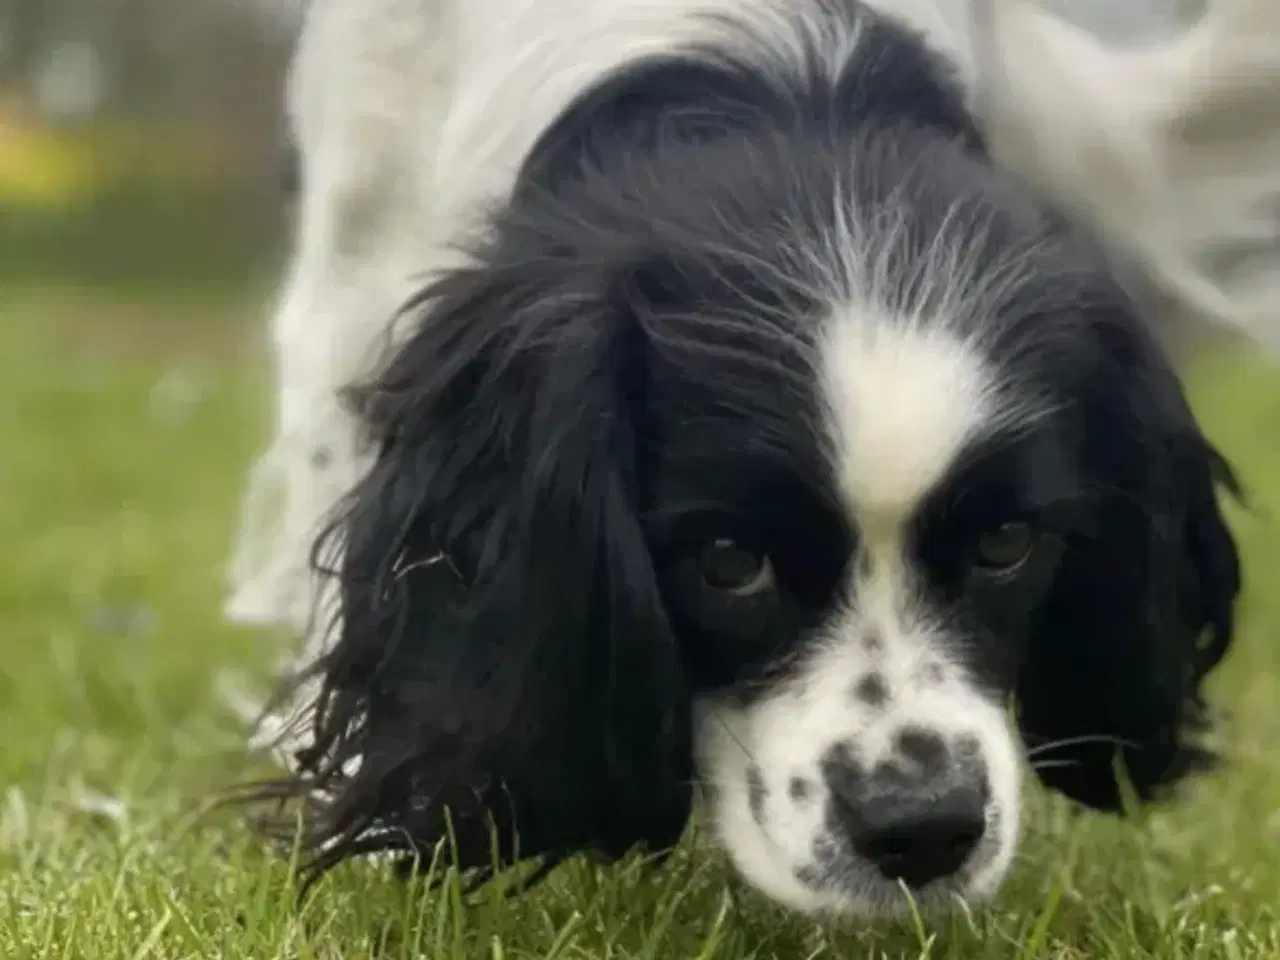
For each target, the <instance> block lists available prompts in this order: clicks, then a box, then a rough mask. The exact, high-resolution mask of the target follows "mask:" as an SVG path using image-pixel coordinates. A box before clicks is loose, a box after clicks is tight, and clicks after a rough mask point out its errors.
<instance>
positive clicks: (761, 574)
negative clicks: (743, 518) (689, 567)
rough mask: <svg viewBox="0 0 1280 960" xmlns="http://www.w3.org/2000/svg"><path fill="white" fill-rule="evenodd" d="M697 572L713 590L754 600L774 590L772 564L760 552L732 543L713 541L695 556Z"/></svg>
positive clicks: (733, 541) (721, 540)
mask: <svg viewBox="0 0 1280 960" xmlns="http://www.w3.org/2000/svg"><path fill="white" fill-rule="evenodd" d="M698 572H699V574H701V576H702V581H703V583H705V584H706V585H707V586H708V587H710V588H711V589H712V590H720V591H723V592H725V593H731V594H733V595H734V596H737V597H754V596H757V595H759V594H761V593H764V592H765V591H767V590H770V589H771V588H772V587H773V564H771V563H770V562H769V558H768V557H767V556H766V555H765V554H763V553H760V552H759V551H756V550H751V549H749V548H747V547H744V546H741V545H740V544H738V543H737V541H735V540H730V539H728V538H722V539H719V540H713V541H712V542H711V543H708V544H707V545H706V546H705V547H703V548H702V551H701V552H700V553H699V554H698Z"/></svg>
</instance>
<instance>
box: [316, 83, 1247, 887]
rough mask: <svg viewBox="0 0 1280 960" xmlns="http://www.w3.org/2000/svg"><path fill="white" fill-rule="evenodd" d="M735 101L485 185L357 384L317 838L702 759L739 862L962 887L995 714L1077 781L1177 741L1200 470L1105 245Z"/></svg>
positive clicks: (544, 838) (1182, 769) (646, 824)
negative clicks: (454, 253) (469, 245)
mask: <svg viewBox="0 0 1280 960" xmlns="http://www.w3.org/2000/svg"><path fill="white" fill-rule="evenodd" d="M717 82H721V83H725V84H729V81H727V80H725V79H724V78H723V77H721V78H720V80H719V81H717ZM729 86H731V84H729ZM686 88H687V87H686ZM701 89H710V87H709V86H708V85H704V86H703V87H702V88H701ZM726 89H728V87H726ZM717 95H720V94H717ZM723 95H724V96H725V97H726V98H728V97H729V94H728V93H724V94H723ZM739 101H740V104H741V103H750V104H753V105H755V106H757V107H760V105H761V104H765V103H766V102H767V97H766V96H765V95H764V94H762V93H760V92H759V91H754V92H752V93H751V95H749V96H748V95H745V94H744V95H743V96H741V97H740V98H739ZM740 104H739V105H740ZM761 113H762V115H763V114H764V113H767V110H764V108H763V107H761ZM676 115H678V116H679V117H681V118H682V119H685V120H689V122H690V123H692V124H693V125H694V126H695V127H696V126H697V123H696V121H697V117H696V116H695V115H694V114H693V113H692V112H689V111H686V112H684V113H681V112H679V111H676ZM733 116H734V117H737V118H739V119H740V118H741V117H742V116H743V114H742V111H738V112H737V113H735V114H733ZM757 119H758V120H759V122H758V123H757V124H756V125H755V126H754V127H753V126H752V124H750V123H745V124H742V125H741V126H742V127H743V128H742V129H741V130H738V129H736V128H735V123H737V121H736V120H735V121H734V123H728V122H726V123H724V124H722V125H721V127H719V128H717V132H716V136H715V137H712V138H708V137H706V136H702V135H699V136H696V137H695V136H690V137H687V138H683V137H681V136H680V135H679V130H675V131H673V132H671V136H670V137H668V138H666V139H665V140H664V141H663V142H661V143H658V144H651V145H650V149H647V150H642V151H633V152H631V153H630V154H627V155H625V156H624V152H623V151H621V150H615V151H613V152H610V151H609V150H608V149H607V148H606V147H601V146H600V145H599V144H597V145H596V147H597V148H598V149H592V150H583V151H579V152H578V153H576V154H573V155H574V156H579V157H584V158H586V159H585V160H583V166H582V167H580V168H573V169H571V170H569V171H567V172H566V171H565V170H560V171H559V172H558V173H557V177H556V182H555V186H554V189H535V188H532V187H531V188H530V189H527V190H523V191H518V192H517V196H516V198H515V199H514V200H512V202H510V203H509V204H507V205H506V206H505V207H504V208H503V209H502V210H501V211H499V212H498V213H497V214H496V215H495V218H494V220H493V222H492V223H491V224H490V230H489V233H488V235H487V237H486V239H485V241H484V242H483V243H481V244H479V245H478V247H477V249H476V250H475V251H474V256H473V259H472V263H471V265H470V266H467V267H464V268H461V269H458V270H455V271H453V272H451V273H449V274H447V275H445V276H443V277H441V278H439V279H438V280H437V281H436V282H434V283H433V284H432V285H431V286H430V287H429V288H428V289H427V290H426V291H425V292H424V293H423V295H422V297H421V298H420V300H419V301H418V302H417V303H416V304H415V305H414V306H413V307H412V308H411V310H410V314H411V316H412V317H413V318H414V320H415V323H416V329H415V330H414V332H413V333H412V335H411V336H410V337H409V338H408V339H407V340H406V341H405V342H403V343H402V344H401V345H400V346H399V347H398V349H397V351H396V353H395V356H394V357H393V358H392V359H391V360H390V362H389V363H388V364H387V365H386V367H385V368H384V369H383V371H382V372H381V373H380V375H379V376H378V377H377V379H376V381H375V382H373V383H371V384H369V385H368V386H366V387H364V388H362V389H360V390H359V391H357V393H356V402H357V405H358V408H359V410H360V412H361V414H362V416H363V417H364V418H365V422H366V423H367V424H368V427H369V430H370V432H371V435H372V439H373V441H374V442H375V443H376V444H377V448H378V456H377V460H376V464H375V465H374V467H373V469H372V470H371V472H370V473H369V474H368V476H367V477H366V478H365V479H364V480H363V481H362V482H361V483H360V484H359V486H358V487H357V488H356V489H355V490H354V492H353V493H352V495H351V498H350V501H349V503H348V505H347V509H346V512H345V514H344V515H343V516H342V518H341V520H340V522H339V523H338V524H337V525H336V526H335V528H334V534H333V537H334V539H333V541H332V543H333V544H334V545H336V546H339V547H340V548H341V551H340V560H339V562H338V563H337V565H336V570H335V576H336V579H337V583H338V586H339V587H340V596H341V604H340V618H339V621H338V624H337V629H336V634H335V637H334V643H333V647H332V649H331V651H330V652H329V653H328V654H327V655H326V656H325V657H324V658H323V660H322V661H321V662H320V664H319V674H320V676H321V678H322V684H323V689H322V693H321V695H320V697H319V699H318V701H317V704H316V712H315V718H314V729H313V735H314V739H315V744H314V746H313V747H312V748H311V749H310V750H308V751H306V752H305V753H304V754H303V755H302V756H301V757H300V770H299V774H298V782H297V784H296V786H297V788H298V789H300V790H302V791H306V792H314V793H319V794H321V795H323V797H324V799H323V801H322V802H321V803H320V804H319V807H318V810H317V815H316V820H315V822H314V824H313V830H314V834H313V837H312V840H313V842H314V843H315V845H316V848H317V850H318V851H319V861H318V862H319V863H320V865H322V866H323V865H327V864H330V863H332V862H335V861H337V860H339V859H341V858H342V857H344V856H348V855H351V854H353V853H358V852H364V851H369V850H374V849H400V850H405V851H411V852H418V853H423V854H425V855H429V853H430V850H431V848H432V846H433V845H434V844H436V843H438V842H441V841H445V840H446V838H448V840H447V842H448V845H449V849H452V850H455V851H456V856H457V862H458V865H459V866H461V867H463V868H479V869H484V868H487V867H489V866H490V865H492V864H493V863H494V862H495V853H496V858H497V862H509V861H511V860H514V859H517V858H521V857H543V858H547V859H549V860H551V861H552V862H556V861H558V860H559V859H562V858H564V857H566V856H569V855H572V854H574V853H576V852H579V851H583V850H592V851H598V852H600V853H603V854H605V855H608V856H617V855H620V854H622V853H623V852H625V851H627V850H629V849H631V848H633V847H635V846H637V845H648V846H650V847H652V848H659V849H661V848H665V847H668V846H670V845H672V844H674V843H675V842H676V841H677V839H678V838H679V836H680V834H681V832H682V830H683V828H684V826H685V823H686V819H687V817H688V816H689V813H690V809H691V805H692V803H693V800H694V797H695V793H697V792H701V793H702V794H704V795H705V797H706V802H707V805H708V808H709V812H710V816H711V819H712V820H713V822H714V824H715V827H716V829H717V832H718V835H719V837H720V839H721V840H722V842H723V845H724V847H725V848H726V850H727V851H728V853H729V855H730V857H731V859H732V860H733V861H734V862H735V864H736V865H737V867H738V868H739V869H740V871H741V872H742V873H743V874H744V875H745V877H746V878H747V879H748V880H749V881H750V882H751V883H753V884H754V885H755V886H757V887H758V888H760V889H761V890H763V891H764V892H766V893H767V894H769V895H770V896H772V897H773V898H775V899H777V900H779V901H781V902H783V903H786V904H789V905H792V906H795V907H797V908H800V909H803V910H808V911H857V910H875V909H892V908H893V907H894V905H896V904H899V903H901V902H902V898H901V894H900V884H901V883H905V884H906V885H907V886H908V887H910V888H912V889H913V891H914V892H915V895H916V897H917V899H918V900H919V901H921V902H924V903H926V904H927V903H940V902H943V901H944V900H949V899H951V898H953V897H954V896H955V895H960V896H979V895H982V894H983V893H986V892H988V891H990V890H992V889H993V888H994V887H995V886H996V884H997V883H998V882H999V880H1000V879H1001V877H1002V876H1003V874H1004V873H1005V871H1006V870H1007V868H1008V865H1009V864H1010V862H1011V860H1012V858H1013V854H1014V850H1015V846H1016V839H1017V829H1018V817H1019V778H1020V769H1021V764H1022V761H1023V758H1024V755H1025V754H1026V752H1027V748H1029V750H1030V756H1031V760H1032V764H1031V765H1032V767H1033V768H1034V769H1036V771H1037V772H1038V774H1039V775H1040V777H1041V778H1042V779H1043V780H1044V781H1045V782H1046V783H1048V784H1050V785H1051V786H1053V787H1055V788H1057V789H1059V790H1061V791H1063V792H1065V793H1066V794H1068V795H1070V796H1071V797H1074V798H1075V799H1077V800H1079V801H1081V802H1083V803H1085V804H1087V805H1090V806H1093V807H1098V808H1104V809H1114V808H1117V807H1119V806H1120V801H1121V796H1122V794H1123V792H1124V791H1122V789H1121V786H1120V783H1121V782H1123V780H1125V779H1127V781H1128V782H1129V783H1131V784H1132V787H1133V789H1134V791H1135V792H1136V794H1137V796H1138V797H1140V798H1144V799H1145V798H1149V797H1152V796H1154V795H1156V794H1157V793H1158V792H1159V791H1160V790H1161V788H1163V787H1164V786H1166V785H1167V784H1170V783H1172V782H1174V781H1176V780H1177V779H1178V778H1180V777H1181V776H1182V775H1183V774H1185V773H1186V772H1188V771H1189V770H1190V769H1191V768H1192V767H1193V766H1195V764H1196V763H1197V762H1198V761H1199V760H1200V759H1202V754H1201V753H1200V752H1199V751H1198V750H1197V749H1196V747H1195V746H1194V745H1193V743H1192V742H1191V740H1190V739H1189V738H1190V737H1191V736H1192V734H1193V733H1194V729H1195V726H1196V724H1197V722H1198V721H1199V719H1200V716H1199V714H1200V709H1199V687H1200V682H1201V679H1202V678H1203V676H1204V675H1205V674H1206V672H1207V671H1208V670H1209V669H1210V668H1211V667H1212V666H1213V664H1214V663H1215V662H1216V661H1217V660H1218V659H1219V658H1220V656H1221V655H1222V653H1223V650H1224V648H1225V646H1226V645H1227V642H1228V640H1229V637H1230V634H1231V611H1232V606H1233V602H1234V598H1235V595H1236V593H1237V590H1238V569H1237V558H1236V552H1235V547H1234V544H1233V542H1232V540H1231V538H1230V535H1229V533H1228V532H1227V530H1226V528H1225V526H1224V523H1223V520H1222V517H1221V516H1220V514H1219V510H1218V506H1217V502H1216V495H1215V481H1216V480H1217V479H1219V478H1222V477H1225V476H1226V475H1227V470H1226V466H1225V464H1224V463H1223V461H1222V460H1221V458H1220V457H1219V456H1218V455H1217V454H1216V453H1215V452H1214V451H1213V450H1212V449H1211V448H1210V446H1209V445H1208V443H1207V442H1206V441H1205V440H1204V438H1203V437H1202V435H1201V433H1200V431H1199V429H1198V427H1197V425H1196V423H1195V421H1194V419H1193V417H1192V414H1191V412H1190V411H1189V409H1188V407H1187V404H1186V402H1185V399H1184V397H1183V393H1182V390H1181V387H1180V385H1179V383H1178V381H1177V379H1176V377H1175V376H1174V374H1173V372H1172V370H1171V369H1170V367H1169V365H1168V364H1167V362H1166V361H1165V359H1164V358H1163V356H1162V354H1161V353H1160V351H1159V350H1158V348H1157V347H1156V346H1155V344H1154V343H1153V341H1152V339H1151V337H1150V336H1149V335H1148V333H1147V332H1146V330H1145V329H1144V325H1143V323H1142V321H1141V319H1140V318H1139V316H1138V315H1137V313H1136V311H1135V309H1134V306H1133V304H1132V303H1131V302H1130V300H1129V299H1128V298H1127V297H1126V295H1125V294H1124V292H1123V291H1122V290H1121V289H1120V288H1119V286H1118V285H1117V284H1116V283H1115V282H1114V280H1113V279H1112V277H1111V273H1110V271H1109V270H1108V268H1107V266H1106V264H1105V262H1104V260H1103V258H1102V257H1101V256H1099V255H1098V254H1097V253H1096V252H1095V251H1094V250H1093V248H1092V247H1091V246H1089V245H1088V244H1087V243H1085V242H1084V241H1083V240H1081V239H1080V238H1078V237H1075V236H1074V235H1072V233H1071V232H1070V231H1069V230H1067V229H1065V228H1064V227H1063V226H1062V225H1061V224H1060V223H1055V222H1054V221H1051V220H1049V219H1047V218H1045V217H1044V216H1042V215H1041V213H1040V212H1039V211H1038V210H1037V209H1036V208H1035V206H1034V205H1033V204H1032V203H1030V202H1029V201H1028V200H1027V199H1026V198H1025V197H1024V196H1023V194H1021V193H1020V192H1019V190H1018V188H1016V187H1015V186H1014V185H1012V184H1010V183H1008V182H1007V181H1006V180H1005V179H1004V178H1002V177H1001V176H1000V175H999V174H998V173H996V172H995V171H993V170H992V169H991V168H990V167H989V165H988V164H987V163H986V162H985V160H984V159H983V158H982V157H981V155H980V154H979V153H978V152H977V151H975V150H973V149H971V148H968V147H965V146H962V145H959V144H957V143H956V142H955V140H954V138H953V137H951V136H949V135H947V136H944V135H941V134H940V133H939V131H938V130H937V129H936V128H928V129H913V128H911V127H904V126H902V125H901V124H895V123H892V122H889V121H887V120H879V119H876V118H875V117H871V118H870V119H868V120H866V122H864V123H861V124H859V125H858V126H857V128H856V129H847V130H843V131H842V129H841V127H840V125H839V124H832V123H822V124H814V125H813V129H812V130H808V131H806V130H805V129H801V128H799V127H798V126H796V125H791V126H789V127H787V126H784V125H781V124H777V125H771V124H770V122H768V121H767V118H766V119H759V118H757ZM864 119H865V118H864ZM546 183H547V181H546V180H544V181H543V184H544V186H545V185H546ZM533 186H534V187H536V186H537V184H534V185H533ZM495 841H496V850H495Z"/></svg>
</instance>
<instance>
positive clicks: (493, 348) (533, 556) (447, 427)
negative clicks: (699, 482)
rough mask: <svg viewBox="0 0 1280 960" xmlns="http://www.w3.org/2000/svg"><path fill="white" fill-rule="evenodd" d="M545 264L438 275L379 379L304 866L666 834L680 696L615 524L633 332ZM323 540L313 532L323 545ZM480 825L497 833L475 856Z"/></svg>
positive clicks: (687, 777)
mask: <svg viewBox="0 0 1280 960" xmlns="http://www.w3.org/2000/svg"><path fill="white" fill-rule="evenodd" d="M571 269H572V268H571V267H569V266H565V267H563V268H559V267H557V266H556V265H555V264H554V263H553V262H548V261H541V262H535V263H533V264H531V265H528V266H527V267H522V268H513V269H507V270H504V269H503V268H502V267H501V266H495V265H492V264H491V265H488V266H486V267H484V268H483V269H479V268H478V269H475V270H469V269H464V270H460V271H457V272H455V273H453V274H450V275H448V276H447V277H445V278H444V279H443V280H441V281H439V282H438V283H436V284H435V285H434V286H433V287H431V288H430V289H429V290H428V291H427V292H426V294H424V295H423V296H422V297H421V299H420V301H419V302H418V303H416V304H415V305H413V307H412V309H413V310H414V312H415V313H420V314H421V316H422V317H423V318H424V319H422V320H421V322H420V324H419V327H418V329H417V330H416V332H415V333H414V334H413V336H412V337H411V338H410V339H409V340H408V341H407V342H405V343H404V344H403V345H402V346H400V347H399V348H398V350H397V352H396V354H395V356H394V358H393V359H392V360H391V361H390V363H389V364H388V365H387V366H386V368H385V370H384V371H383V372H382V373H381V375H380V376H379V377H378V378H377V380H376V382H374V383H372V384H370V385H368V386H367V387H365V388H361V389H359V390H358V391H355V392H354V393H353V396H354V397H355V400H356V403H357V405H358V408H359V410H360V411H361V413H362V414H363V416H364V418H365V421H366V423H367V424H368V427H369V429H370V431H371V434H372V437H373V440H374V441H375V442H376V443H377V444H378V455H377V460H376V464H375V465H374V467H373V469H372V470H371V472H370V473H369V475H368V476H367V477H366V479H364V481H363V482H362V483H360V484H359V486H358V487H357V488H356V489H355V490H354V492H353V493H352V494H351V497H350V500H349V503H348V505H347V508H346V511H345V513H344V515H343V516H342V517H341V519H340V521H339V522H338V523H337V524H336V525H335V527H334V529H333V531H332V533H331V538H332V539H331V540H330V541H329V543H328V546H337V547H339V548H341V554H340V560H339V561H338V562H337V563H336V565H335V569H334V570H333V571H332V575H333V576H335V577H336V578H337V581H338V586H339V588H340V597H341V603H340V618H339V622H337V623H336V624H335V636H334V642H333V646H332V649H331V652H329V653H328V654H327V655H326V656H325V657H324V658H323V659H322V660H321V661H320V663H319V665H318V672H319V677H320V681H321V685H322V690H321V693H320V694H319V697H318V700H317V703H316V709H315V713H314V720H313V730H312V734H313V736H314V746H313V747H312V748H310V749H309V750H307V751H305V752H303V754H302V755H301V756H300V757H299V770H298V774H297V779H296V781H295V782H294V784H293V788H294V790H295V792H296V793H299V794H306V795H311V796H316V795H320V796H322V797H323V799H322V800H320V801H318V802H317V803H316V806H315V816H314V819H313V821H312V822H311V824H310V833H309V836H308V842H309V844H310V846H311V850H312V852H313V854H314V862H313V864H312V866H313V868H314V871H315V873H317V874H318V873H319V872H322V871H323V870H325V869H327V868H328V867H329V866H331V865H333V864H334V863H336V862H338V861H340V860H342V859H344V858H345V857H348V856H351V855H354V854H357V853H366V852H370V851H374V850H401V851H406V852H409V853H419V854H421V855H423V856H424V857H425V858H427V859H429V858H430V857H431V855H432V851H433V847H434V846H435V845H436V844H437V843H438V842H440V841H442V840H446V839H448V840H450V841H451V846H450V847H446V848H445V855H446V856H448V854H449V850H450V849H452V850H454V851H456V865H457V866H458V867H459V868H461V869H471V868H478V869H480V870H481V871H486V870H487V869H488V868H490V867H492V866H500V865H505V864H509V863H511V862H513V861H515V860H518V859H521V858H525V857H541V858H542V859H543V861H544V865H545V864H546V863H550V864H552V865H554V863H557V862H559V861H560V860H562V859H564V858H565V857H568V856H570V855H572V854H573V853H575V852H577V851H580V850H592V851H598V852H600V853H603V854H605V855H608V856H612V857H616V856H620V855H622V854H623V853H625V852H626V851H627V850H629V849H630V848H632V847H634V846H636V845H647V846H651V847H666V846H670V845H673V844H675V843H676V842H677V840H678V839H679V836H680V834H681V832H682V830H683V827H684V825H685V822H686V819H687V817H688V813H689V808H690V803H691V790H692V788H691V783H692V771H691V765H692V752H691V748H690V707H691V700H690V693H689V690H688V688H687V685H686V680H685V676H684V673H683V668H682V664H681V661H680V657H679V653H678V650H677V647H676V642H675V639H674V637H673V634H672V631H671V628H670V626H669V625H668V622H667V619H666V616H665V613H664V609H663V606H662V604H661V601H660V599H659V594H658V588H657V585H656V582H655V577H654V572H653V570H652V568H651V562H650V557H649V552H648V549H647V546H646V543H645V541H644V539H643V538H642V534H641V529H640V525H639V522H638V518H637V511H636V503H637V497H638V495H639V492H638V488H639V485H640V484H641V482H642V478H641V477H640V475H639V471H638V469H637V463H636V460H637V445H638V443H640V442H641V439H640V437H639V436H638V434H637V428H636V426H635V424H633V422H632V419H631V416H630V411H632V410H634V409H636V408H637V407H638V405H639V401H640V397H639V396H638V392H639V391H641V390H643V383H642V380H643V377H642V375H641V374H640V373H638V372H637V371H639V370H641V369H642V368H643V353H644V349H643V345H642V344H638V343H637V342H636V341H635V338H634V337H633V335H632V333H631V332H629V330H628V329H627V327H626V323H627V321H626V319H625V318H621V317H617V316H612V315H607V308H606V307H604V306H595V305H593V304H595V303H596V300H595V298H593V297H592V296H591V295H590V294H589V293H587V292H584V291H582V290H575V289H573V288H572V279H571V277H568V276H566V277H564V278H562V279H563V280H564V283H561V284H558V283H557V276H556V274H557V272H558V271H559V272H562V273H566V274H567V273H568V272H569V271H570V270H571ZM325 552H326V544H324V543H323V542H322V544H321V547H320V551H319V553H320V554H323V553H325ZM495 840H496V846H495Z"/></svg>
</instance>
